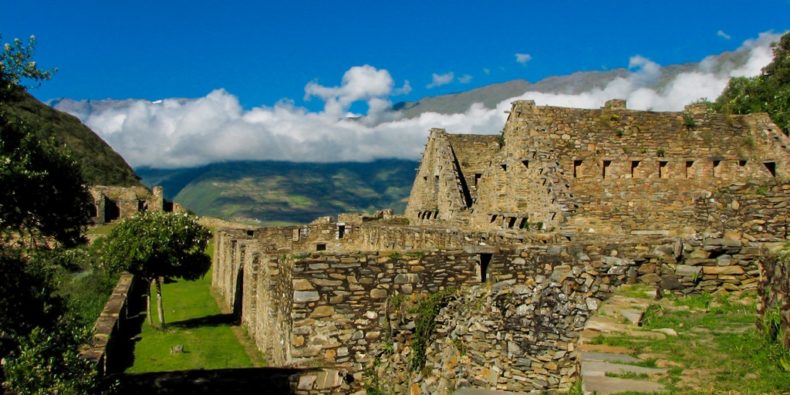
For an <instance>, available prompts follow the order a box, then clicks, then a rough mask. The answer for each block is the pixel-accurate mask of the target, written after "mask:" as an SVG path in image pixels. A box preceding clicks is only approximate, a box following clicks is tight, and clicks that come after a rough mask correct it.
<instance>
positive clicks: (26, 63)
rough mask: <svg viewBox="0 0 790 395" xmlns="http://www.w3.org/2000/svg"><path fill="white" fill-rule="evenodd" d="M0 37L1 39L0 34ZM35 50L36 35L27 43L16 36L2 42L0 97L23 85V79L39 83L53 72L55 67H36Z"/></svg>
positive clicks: (48, 77)
mask: <svg viewBox="0 0 790 395" xmlns="http://www.w3.org/2000/svg"><path fill="white" fill-rule="evenodd" d="M0 39H2V36H1V35H0ZM35 50H36V36H30V37H29V38H28V39H27V44H25V43H24V42H23V41H22V40H21V39H18V38H15V39H14V40H13V41H12V42H10V43H5V44H3V51H2V52H0V98H2V97H3V96H2V95H3V94H5V93H7V92H10V91H13V90H15V89H18V88H19V87H23V85H22V84H21V81H22V80H23V79H29V80H33V81H36V82H38V83H40V82H41V81H44V80H48V79H50V78H52V75H53V74H55V72H56V71H57V70H56V69H48V70H42V69H39V68H38V63H37V62H36V61H35V60H33V52H35Z"/></svg>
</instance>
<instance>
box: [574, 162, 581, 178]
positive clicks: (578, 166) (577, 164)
mask: <svg viewBox="0 0 790 395" xmlns="http://www.w3.org/2000/svg"><path fill="white" fill-rule="evenodd" d="M581 167H582V161H580V160H575V161H573V178H578V177H581V176H582V174H581V173H582V169H581Z"/></svg>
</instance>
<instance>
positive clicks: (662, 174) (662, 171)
mask: <svg viewBox="0 0 790 395" xmlns="http://www.w3.org/2000/svg"><path fill="white" fill-rule="evenodd" d="M668 164H669V162H667V161H665V160H660V161H658V178H669V173H667V165H668Z"/></svg>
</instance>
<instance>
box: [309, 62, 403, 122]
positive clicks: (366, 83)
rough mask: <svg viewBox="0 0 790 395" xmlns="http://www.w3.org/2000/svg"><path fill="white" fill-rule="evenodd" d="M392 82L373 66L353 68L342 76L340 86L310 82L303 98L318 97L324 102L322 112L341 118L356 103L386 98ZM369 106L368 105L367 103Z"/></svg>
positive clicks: (388, 76)
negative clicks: (327, 85)
mask: <svg viewBox="0 0 790 395" xmlns="http://www.w3.org/2000/svg"><path fill="white" fill-rule="evenodd" d="M393 84H394V82H393V80H392V77H391V76H390V73H389V72H388V71H387V70H378V69H376V68H375V67H373V66H369V65H364V66H354V67H352V68H350V69H348V71H346V72H345V74H343V81H342V85H340V86H336V87H326V86H322V85H319V84H318V83H317V82H310V83H309V84H307V86H305V88H304V92H305V93H304V97H305V99H309V98H310V97H313V96H315V97H318V98H320V99H322V100H323V101H324V103H325V104H324V112H325V113H327V114H330V115H334V116H338V117H339V116H341V114H344V113H346V112H347V111H348V108H349V107H350V106H351V104H352V103H354V102H356V101H368V102H369V101H370V100H371V99H374V98H379V99H380V98H382V97H387V96H389V95H390V94H391V93H392V86H393ZM368 104H370V103H368Z"/></svg>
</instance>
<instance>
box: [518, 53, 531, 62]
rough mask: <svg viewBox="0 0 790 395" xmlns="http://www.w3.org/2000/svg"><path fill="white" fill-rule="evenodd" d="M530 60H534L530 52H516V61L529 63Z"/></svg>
mask: <svg viewBox="0 0 790 395" xmlns="http://www.w3.org/2000/svg"><path fill="white" fill-rule="evenodd" d="M530 60H532V55H530V54H528V53H516V62H518V63H521V64H527V62H529V61H530Z"/></svg>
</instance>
